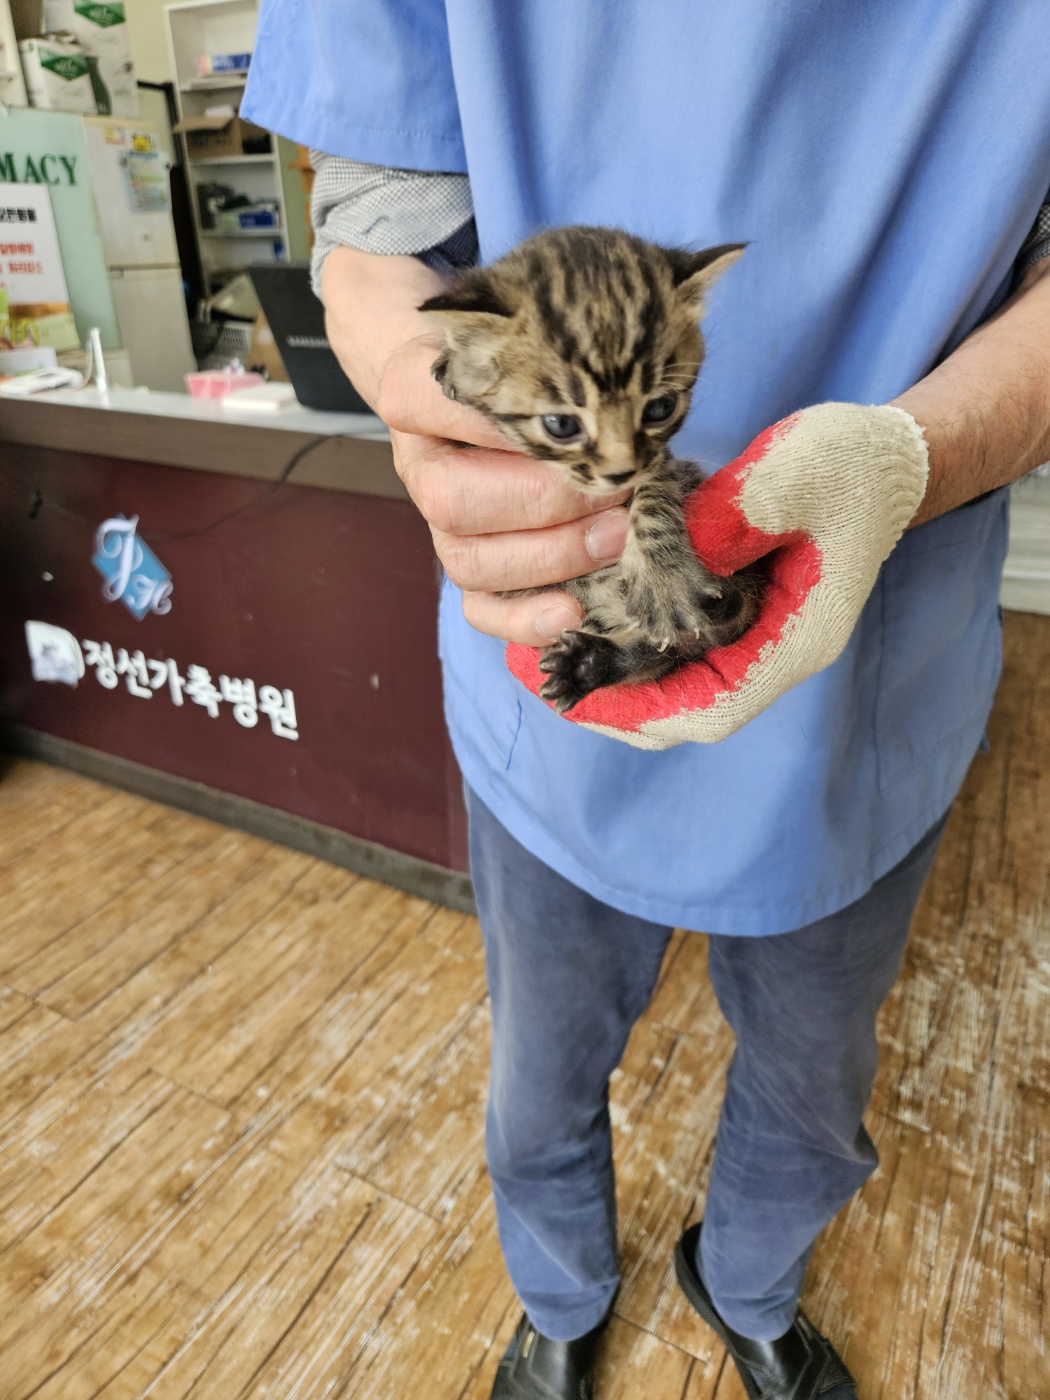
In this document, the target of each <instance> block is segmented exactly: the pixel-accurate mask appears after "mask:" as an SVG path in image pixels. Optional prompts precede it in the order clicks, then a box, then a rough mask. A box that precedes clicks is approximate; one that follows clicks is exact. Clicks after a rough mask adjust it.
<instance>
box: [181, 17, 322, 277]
mask: <svg viewBox="0 0 1050 1400" xmlns="http://www.w3.org/2000/svg"><path fill="white" fill-rule="evenodd" d="M165 15H166V18H167V24H168V42H169V46H170V50H171V60H172V71H173V72H174V74H175V82H176V100H177V103H178V109H179V118H180V120H184V119H186V118H187V117H195V116H203V115H205V114H206V113H207V112H208V109H209V108H212V107H216V106H220V105H228V106H230V107H232V108H233V109H234V110H235V111H236V110H237V109H238V108H239V106H240V102H241V98H242V96H243V95H244V86H245V83H246V82H247V74H246V73H244V72H232V73H216V74H213V75H211V76H208V77H202V76H201V75H200V73H199V72H198V69H197V59H198V56H200V55H214V54H221V53H251V52H252V51H253V49H254V48H255V29H256V24H257V22H258V15H259V5H258V0H179V3H176V4H170V5H166V6H165ZM180 139H183V138H180ZM184 154H185V157H186V171H187V177H188V179H189V183H190V188H191V193H192V200H191V203H192V206H193V220H194V227H195V229H196V233H197V243H198V247H199V248H200V254H201V264H202V266H203V268H204V275H205V279H206V281H207V284H208V290H209V292H211V291H216V290H218V288H219V287H221V286H222V285H223V283H224V282H227V281H229V279H230V278H231V277H233V276H235V275H236V274H237V273H238V272H242V271H243V270H244V268H245V267H249V266H251V265H253V264H258V263H273V262H287V261H290V260H302V259H305V258H307V257H308V256H309V230H308V227H307V223H306V219H305V211H304V209H303V205H302V197H301V194H300V192H299V183H300V174H299V168H298V151H297V148H296V147H295V146H294V145H293V144H292V143H291V142H289V141H285V140H284V139H283V138H282V137H279V136H273V137H271V150H270V152H269V153H268V154H264V155H259V154H253V155H243V156H208V157H205V158H202V159H195V160H190V159H189V152H188V150H186V149H185V143H184ZM204 184H222V185H227V186H229V187H230V188H232V189H234V190H236V191H237V193H238V194H245V195H247V196H248V197H249V198H250V199H253V200H256V199H258V200H275V201H276V203H277V206H278V210H279V216H280V221H281V222H280V227H279V228H275V229H273V228H266V229H241V230H240V231H238V232H233V231H229V230H226V229H210V228H205V227H204V226H203V224H202V222H201V199H200V196H199V193H198V191H199V189H200V187H201V185H204Z"/></svg>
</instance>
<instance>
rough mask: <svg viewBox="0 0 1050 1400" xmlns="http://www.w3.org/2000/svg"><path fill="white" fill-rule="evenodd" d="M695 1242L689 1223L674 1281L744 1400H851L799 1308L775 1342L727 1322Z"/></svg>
mask: <svg viewBox="0 0 1050 1400" xmlns="http://www.w3.org/2000/svg"><path fill="white" fill-rule="evenodd" d="M699 1243H700V1226H699V1225H690V1227H689V1229H688V1230H686V1232H685V1233H684V1234H683V1235H682V1237H681V1239H680V1240H679V1241H678V1247H677V1249H676V1250H675V1252H674V1267H675V1273H676V1274H677V1276H678V1283H679V1285H680V1287H681V1289H682V1292H683V1293H684V1294H685V1296H686V1297H687V1298H688V1299H689V1302H690V1303H691V1304H692V1305H693V1307H694V1308H695V1309H696V1311H697V1312H698V1313H699V1314H700V1316H701V1317H702V1318H703V1319H704V1321H705V1322H706V1323H707V1325H708V1326H709V1327H712V1328H713V1329H714V1330H715V1331H716V1332H717V1333H718V1335H719V1337H721V1339H722V1341H723V1342H724V1343H725V1346H726V1350H727V1351H728V1352H729V1355H730V1356H731V1357H732V1358H733V1361H734V1363H735V1365H736V1369H737V1371H738V1372H739V1373H740V1379H741V1380H742V1381H743V1382H744V1389H745V1390H746V1391H747V1394H748V1400H818V1397H819V1400H857V1388H856V1385H855V1383H854V1380H853V1377H852V1376H851V1375H850V1373H849V1372H848V1371H847V1370H846V1368H845V1366H844V1365H843V1364H842V1360H841V1358H840V1357H839V1356H838V1355H837V1353H836V1351H835V1348H834V1347H833V1346H832V1345H831V1343H830V1342H829V1341H828V1339H827V1338H826V1337H823V1336H821V1334H820V1333H819V1332H818V1331H817V1329H816V1328H815V1327H814V1326H813V1324H812V1323H811V1322H810V1321H809V1320H808V1318H806V1317H804V1316H803V1315H802V1313H799V1314H798V1315H797V1316H796V1318H795V1321H794V1323H793V1324H792V1326H791V1327H789V1328H788V1330H787V1331H786V1332H785V1333H784V1335H783V1336H782V1337H778V1338H777V1339H776V1341H775V1342H753V1341H751V1339H750V1338H749V1337H741V1336H740V1334H739V1333H737V1332H734V1331H733V1330H732V1328H730V1327H727V1326H726V1324H725V1323H724V1322H723V1321H722V1319H721V1318H720V1317H719V1315H718V1313H717V1312H716V1311H715V1305H714V1303H713V1302H712V1301H711V1295H710V1293H708V1291H707V1289H706V1288H705V1287H704V1281H703V1279H702V1278H701V1277H700V1275H699V1274H698V1273H697V1271H696V1266H695V1264H694V1262H693V1261H694V1260H695V1259H696V1257H697V1246H698V1245H699ZM508 1393H510V1394H513V1392H512V1391H511V1392H508Z"/></svg>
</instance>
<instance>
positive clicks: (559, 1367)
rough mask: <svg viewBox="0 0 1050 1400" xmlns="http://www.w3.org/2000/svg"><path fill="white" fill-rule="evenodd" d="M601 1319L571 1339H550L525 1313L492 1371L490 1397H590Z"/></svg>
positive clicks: (507, 1399) (505, 1399) (549, 1399)
mask: <svg viewBox="0 0 1050 1400" xmlns="http://www.w3.org/2000/svg"><path fill="white" fill-rule="evenodd" d="M604 1327H605V1319H604V1318H603V1319H602V1321H601V1322H600V1323H599V1324H598V1326H597V1327H595V1328H594V1330H593V1331H592V1332H588V1333H587V1334H586V1336H583V1337H578V1338H577V1339H576V1341H574V1342H552V1341H551V1339H550V1337H544V1336H543V1335H542V1333H540V1332H537V1331H536V1329H535V1327H533V1325H532V1323H531V1322H530V1321H529V1319H528V1318H527V1317H525V1316H523V1317H522V1319H521V1321H520V1322H519V1323H518V1330H517V1331H516V1332H515V1333H514V1338H513V1340H512V1341H511V1344H510V1346H509V1347H508V1348H507V1351H506V1354H505V1355H504V1357H503V1360H502V1361H501V1362H500V1363H499V1370H498V1371H497V1372H496V1384H495V1385H494V1386H493V1387H492V1400H591V1396H592V1394H593V1393H594V1392H593V1382H594V1358H595V1356H596V1355H597V1351H598V1338H599V1337H600V1336H601V1334H602V1331H603V1329H604Z"/></svg>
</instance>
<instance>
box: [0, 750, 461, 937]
mask: <svg viewBox="0 0 1050 1400" xmlns="http://www.w3.org/2000/svg"><path fill="white" fill-rule="evenodd" d="M0 745H2V747H3V748H5V749H7V751H8V752H9V753H15V754H20V755H22V756H23V757H25V758H35V759H39V760H40V761H41V762H43V763H51V764H54V765H55V767H57V768H68V769H70V770H71V771H72V772H74V773H81V774H83V775H84V777H86V778H94V779H96V780H97V781H98V782H102V783H108V784H109V785H110V786H111V787H117V788H122V789H123V790H124V791H125V792H133V793H135V794H136V795H137V796H138V797H146V798H149V799H150V800H151V801H153V802H163V803H165V804H166V805H167V806H169V807H177V808H178V809H179V810H180V811H183V812H190V813H192V814H193V815H194V816H195V817H206V818H207V819H208V820H209V821H213V822H220V823H221V824H222V825H223V826H229V827H233V828H235V829H236V830H237V831H246V832H248V834H249V835H251V836H261V837H262V838H263V839H264V840H266V841H274V842H276V843H277V844H278V845H280V846H288V847H290V848H291V849H292V850H294V851H302V852H303V853H304V854H305V855H308V856H316V857H317V858H318V859H319V860H326V861H328V862H329V863H330V864H332V865H338V866H341V867H342V868H343V869H345V870H353V871H354V872H355V873H356V874H358V875H367V876H368V878H369V879H371V880H379V881H380V882H381V883H382V884H384V885H393V886H394V888H395V889H399V890H405V891H406V892H407V893H408V894H413V895H419V896H421V897H422V898H423V899H429V900H432V901H433V902H434V903H435V904H443V905H445V906H446V907H448V908H449V909H458V910H461V911H462V912H463V913H466V914H473V913H474V912H475V905H474V894H473V890H472V888H471V884H470V876H469V875H463V874H461V873H459V872H458V871H455V870H446V869H445V868H444V866H440V865H434V864H432V863H431V862H430V861H426V860H420V859H418V858H417V857H415V856H408V855H404V854H403V853H402V852H400V851H393V850H391V849H390V848H389V847H387V846H379V845H376V844H375V842H373V841H364V840H361V839H360V838H359V837H356V836H348V835H347V833H346V832H344V831H337V830H336V829H335V828H334V827H330V826H323V825H322V824H321V823H320V822H312V821H308V820H307V819H306V818H305V817H297V816H294V815H292V814H291V813H289V812H280V811H278V810H277V809H276V808H274V807H266V806H264V805H263V803H261V802H253V801H251V800H250V799H249V798H247V797H236V796H234V795H233V794H232V793H228V792H220V791H219V789H218V788H212V787H208V786H207V785H206V784H205V783H195V782H193V781H191V780H190V779H189V778H180V777H177V776H176V775H175V774H172V773H161V772H159V771H158V770H157V769H155V768H147V767H146V766H145V765H144V764H141V763H132V762H131V761H130V759H126V758H118V757H116V756H115V755H113V754H108V753H101V752H100V751H99V750H98V749H90V748H87V747H85V746H84V745H83V744H74V743H73V742H72V741H71V740H69V739H59V738H56V737H55V736H54V735H53V734H44V733H43V732H41V731H40V730H38V729H30V728H28V727H27V726H25V725H21V724H5V725H4V726H3V727H2V728H0Z"/></svg>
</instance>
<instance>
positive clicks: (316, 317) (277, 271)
mask: <svg viewBox="0 0 1050 1400" xmlns="http://www.w3.org/2000/svg"><path fill="white" fill-rule="evenodd" d="M247 271H248V275H249V276H250V277H251V279H252V285H253V286H254V288H255V292H256V295H257V296H258V298H259V304H260V306H261V307H262V309H263V315H264V316H265V317H266V320H267V323H268V324H269V327H270V330H271V331H273V338H274V340H275V341H276V343H277V349H278V351H279V352H280V356H281V359H282V360H283V361H284V367H285V369H286V370H287V371H288V378H289V379H290V380H291V382H292V388H293V389H294V390H295V397H296V398H297V399H298V400H299V402H300V403H301V404H302V405H303V406H304V407H305V408H320V409H326V410H327V411H329V412H332V413H371V412H372V410H371V409H370V408H369V407H368V405H367V404H366V403H365V401H364V399H362V398H361V396H360V394H359V393H358V392H357V390H356V389H355V388H354V386H353V385H352V384H351V383H350V381H349V379H347V377H346V375H345V374H344V373H343V369H342V366H341V365H340V363H339V361H338V360H337V359H336V357H335V353H334V351H333V350H332V347H331V346H330V345H329V343H328V336H327V334H326V332H325V324H324V307H323V306H322V305H321V303H320V302H319V301H318V299H317V297H315V296H314V294H313V289H312V288H311V286H310V268H309V265H308V264H306V263H275V264H273V265H265V266H260V267H249V268H248V269H247Z"/></svg>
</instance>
